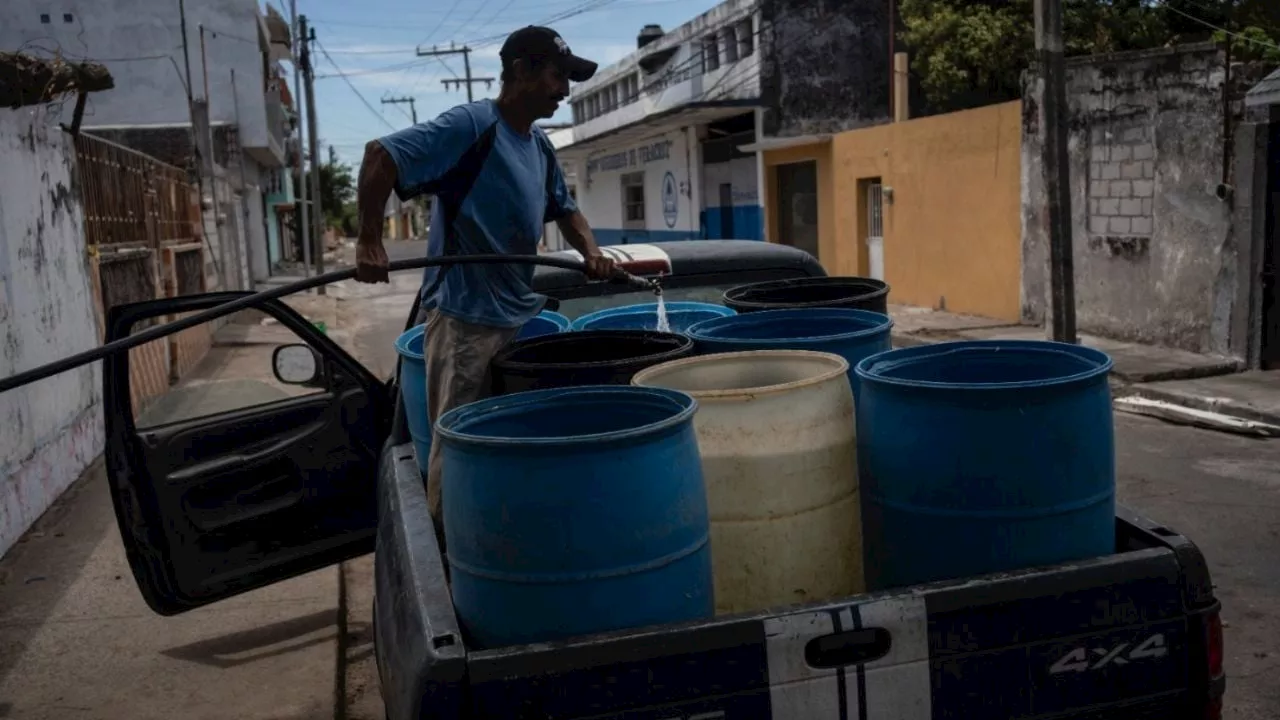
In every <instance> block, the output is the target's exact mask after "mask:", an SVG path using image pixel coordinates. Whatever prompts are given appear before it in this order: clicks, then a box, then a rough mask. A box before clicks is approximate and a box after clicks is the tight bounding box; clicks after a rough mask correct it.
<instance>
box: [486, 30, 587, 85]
mask: <svg viewBox="0 0 1280 720" xmlns="http://www.w3.org/2000/svg"><path fill="white" fill-rule="evenodd" d="M498 54H499V56H500V57H502V59H503V60H552V61H554V62H555V63H556V64H557V65H559V66H560V69H561V70H563V71H564V74H565V75H566V76H568V78H569V79H570V80H572V81H574V82H583V81H584V80H590V79H591V76H592V75H595V74H596V67H597V66H596V64H595V63H593V62H591V61H590V60H587V59H585V58H580V57H578V56H577V55H574V54H573V52H572V51H571V50H569V45H568V43H566V42H565V41H564V38H562V37H560V33H558V32H556V31H555V30H552V29H551V28H549V27H539V26H537V25H530V26H528V27H524V28H520V29H519V30H517V31H515V32H513V33H511V34H510V35H508V36H507V41H506V42H504V43H502V50H501V51H500V52H499V53H498Z"/></svg>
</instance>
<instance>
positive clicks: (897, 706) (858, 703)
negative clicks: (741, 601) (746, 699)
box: [764, 595, 933, 720]
mask: <svg viewBox="0 0 1280 720" xmlns="http://www.w3.org/2000/svg"><path fill="white" fill-rule="evenodd" d="M764 627H765V647H766V655H767V657H768V662H769V685H770V702H771V705H772V711H773V718H774V720H828V719H829V720H930V718H931V717H932V714H933V706H932V702H931V699H932V698H931V692H932V690H931V681H930V675H929V618H928V612H927V611H926V609H925V603H924V599H923V598H920V597H916V596H912V595H906V596H902V597H894V598H886V599H884V600H878V601H875V602H870V603H864V604H860V605H856V606H852V607H846V608H841V609H839V610H836V611H830V610H822V611H818V612H804V613H797V614H795V615H786V616H782V617H775V618H769V619H767V620H765V621H764ZM857 628H883V629H885V630H887V631H888V632H889V636H890V638H891V640H890V647H889V652H888V654H887V655H885V657H883V658H880V659H878V660H874V661H872V662H869V663H864V664H861V665H849V666H846V667H843V668H838V669H836V668H832V669H825V670H820V669H815V668H812V667H809V665H808V663H806V662H805V656H804V651H805V646H806V645H807V644H808V642H809V641H810V640H813V639H814V638H817V637H821V636H823V635H829V634H831V633H834V632H839V631H844V630H854V629H857ZM842 700H843V702H842Z"/></svg>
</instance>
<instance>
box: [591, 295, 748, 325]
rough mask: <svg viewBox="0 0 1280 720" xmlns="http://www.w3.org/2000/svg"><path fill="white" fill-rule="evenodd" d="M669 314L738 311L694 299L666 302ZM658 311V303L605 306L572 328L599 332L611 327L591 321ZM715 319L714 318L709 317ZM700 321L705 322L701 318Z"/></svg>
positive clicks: (722, 314)
mask: <svg viewBox="0 0 1280 720" xmlns="http://www.w3.org/2000/svg"><path fill="white" fill-rule="evenodd" d="M664 305H665V307H666V310H667V315H671V314H672V313H684V312H707V313H720V314H721V316H722V317H728V316H732V315H736V314H737V311H735V310H734V309H733V308H730V307H725V306H724V305H717V304H715V303H706V302H695V301H692V300H673V301H671V302H667V303H664ZM657 312H658V303H656V302H653V303H637V304H634V305H620V306H618V307H612V308H604V309H603V310H596V311H594V312H589V313H587V314H586V315H583V316H582V317H579V318H578V319H576V320H574V321H573V323H572V324H571V325H570V329H571V330H572V331H574V332H599V331H600V330H608V329H609V328H592V327H590V325H591V323H593V322H597V321H599V320H603V319H604V318H611V317H626V316H628V315H652V314H656V313H657ZM708 319H713V318H708ZM698 322H705V321H704V320H699V321H698Z"/></svg>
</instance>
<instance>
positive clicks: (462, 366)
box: [418, 310, 520, 551]
mask: <svg viewBox="0 0 1280 720" xmlns="http://www.w3.org/2000/svg"><path fill="white" fill-rule="evenodd" d="M424 321H425V322H426V324H427V330H426V337H425V339H424V342H423V348H422V355H423V358H424V359H425V360H426V365H427V416H428V418H429V419H430V420H431V428H432V429H431V454H430V457H429V458H428V459H427V509H428V510H430V511H431V517H432V519H433V520H434V521H435V526H436V537H437V538H439V541H440V549H441V551H443V550H444V521H443V518H442V517H441V510H440V498H441V492H440V490H441V487H440V477H441V467H442V459H441V457H440V440H439V438H438V437H436V433H435V424H436V420H438V419H439V418H440V416H441V415H443V414H444V413H446V412H448V411H450V410H452V409H454V408H456V407H458V406H460V405H466V404H467V403H472V402H475V401H476V400H480V399H482V398H485V397H487V396H488V395H489V385H490V374H489V363H490V362H492V360H493V357H494V356H495V355H497V354H498V351H499V350H501V349H502V348H503V347H505V346H506V345H507V343H509V342H511V340H512V339H513V338H514V337H515V336H516V333H518V332H519V330H520V329H519V328H495V327H487V326H484V325H473V324H471V323H466V322H462V321H461V320H456V319H454V318H451V317H449V316H448V315H444V314H442V313H440V312H439V311H436V310H429V311H419V313H418V322H424Z"/></svg>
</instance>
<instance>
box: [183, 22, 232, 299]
mask: <svg viewBox="0 0 1280 720" xmlns="http://www.w3.org/2000/svg"><path fill="white" fill-rule="evenodd" d="M178 26H179V29H180V30H181V32H182V64H183V65H184V66H186V76H187V81H186V83H184V84H183V89H184V90H186V91H187V117H188V118H189V119H190V120H191V150H192V152H194V153H195V154H196V193H197V194H198V195H199V196H200V197H199V201H200V236H201V238H203V240H204V246H205V249H207V250H208V251H209V259H210V260H212V261H213V272H214V274H215V275H217V276H218V277H219V278H221V277H222V263H220V262H218V256H217V255H215V254H214V252H213V241H211V240H210V239H209V233H208V228H206V227H205V225H204V159H203V158H202V157H201V156H200V143H199V142H198V141H197V140H196V117H195V113H196V104H195V98H194V97H193V96H192V91H191V49H190V47H189V44H188V42H187V4H186V2H184V0H178ZM205 102H206V107H207V106H208V98H205ZM213 229H214V230H215V231H217V229H218V209H217V207H216V206H215V207H214V209H213ZM219 244H221V243H219ZM201 272H203V270H202V271H201Z"/></svg>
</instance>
